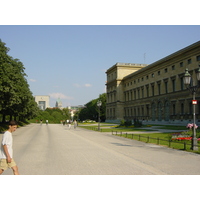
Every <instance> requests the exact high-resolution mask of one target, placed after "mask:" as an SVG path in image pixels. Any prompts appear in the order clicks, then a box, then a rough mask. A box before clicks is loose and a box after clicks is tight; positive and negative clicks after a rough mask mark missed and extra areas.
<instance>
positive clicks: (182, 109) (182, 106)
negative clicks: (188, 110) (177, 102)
mask: <svg viewBox="0 0 200 200" xmlns="http://www.w3.org/2000/svg"><path fill="white" fill-rule="evenodd" d="M181 114H184V104H183V103H181Z"/></svg>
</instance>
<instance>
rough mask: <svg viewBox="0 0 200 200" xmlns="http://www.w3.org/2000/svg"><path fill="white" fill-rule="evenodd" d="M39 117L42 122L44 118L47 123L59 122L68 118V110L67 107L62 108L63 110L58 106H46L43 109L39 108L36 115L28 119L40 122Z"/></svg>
mask: <svg viewBox="0 0 200 200" xmlns="http://www.w3.org/2000/svg"><path fill="white" fill-rule="evenodd" d="M41 119H42V120H43V123H45V121H46V120H48V122H49V123H60V122H61V121H63V120H67V119H69V120H70V111H69V109H68V108H64V109H63V110H61V109H59V108H53V109H51V108H47V109H46V110H45V111H42V110H40V111H39V112H38V115H37V116H36V117H35V118H34V119H32V120H30V122H33V123H35V122H40V120H41Z"/></svg>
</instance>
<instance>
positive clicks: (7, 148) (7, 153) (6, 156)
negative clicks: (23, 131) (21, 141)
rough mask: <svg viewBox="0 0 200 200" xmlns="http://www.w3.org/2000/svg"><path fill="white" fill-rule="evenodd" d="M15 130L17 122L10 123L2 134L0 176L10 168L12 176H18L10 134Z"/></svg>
mask: <svg viewBox="0 0 200 200" xmlns="http://www.w3.org/2000/svg"><path fill="white" fill-rule="evenodd" d="M16 129H17V122H16V121H10V122H9V128H8V130H7V131H6V132H5V133H4V134H3V137H2V142H1V149H0V174H2V173H3V172H4V170H7V169H8V168H12V170H13V174H14V175H19V171H18V167H17V165H16V163H15V161H14V159H13V148H12V143H13V138H12V133H13V132H14V131H16Z"/></svg>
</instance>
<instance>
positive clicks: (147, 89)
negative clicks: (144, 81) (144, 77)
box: [146, 85, 149, 97]
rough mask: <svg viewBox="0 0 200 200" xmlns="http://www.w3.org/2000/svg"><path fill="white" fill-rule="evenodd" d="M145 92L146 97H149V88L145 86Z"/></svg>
mask: <svg viewBox="0 0 200 200" xmlns="http://www.w3.org/2000/svg"><path fill="white" fill-rule="evenodd" d="M146 91H147V97H149V86H148V85H147V86H146Z"/></svg>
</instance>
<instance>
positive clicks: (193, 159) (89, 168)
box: [0, 124, 200, 175]
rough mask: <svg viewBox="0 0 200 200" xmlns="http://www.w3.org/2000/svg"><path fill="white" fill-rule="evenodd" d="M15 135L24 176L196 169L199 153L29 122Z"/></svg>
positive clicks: (197, 171)
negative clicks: (29, 123)
mask: <svg viewBox="0 0 200 200" xmlns="http://www.w3.org/2000/svg"><path fill="white" fill-rule="evenodd" d="M1 137H2V134H0V139H1ZM13 140H14V158H15V161H16V163H17V164H18V167H19V172H20V173H21V174H25V175H26V174H27V175H59V174H60V175H165V174H198V175H199V174H200V155H198V154H193V153H188V152H184V151H179V150H173V149H169V148H166V147H161V146H157V145H153V144H146V143H142V142H139V141H135V140H130V139H127V138H122V137H116V136H114V135H111V133H99V132H94V131H90V130H85V129H81V128H77V129H75V130H74V129H71V130H69V129H68V128H67V127H66V126H63V125H60V124H49V125H45V124H43V125H39V124H31V125H28V126H26V127H22V128H19V129H18V130H17V131H16V132H14V133H13ZM4 174H5V175H6V174H12V171H11V170H7V171H5V172H4Z"/></svg>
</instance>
